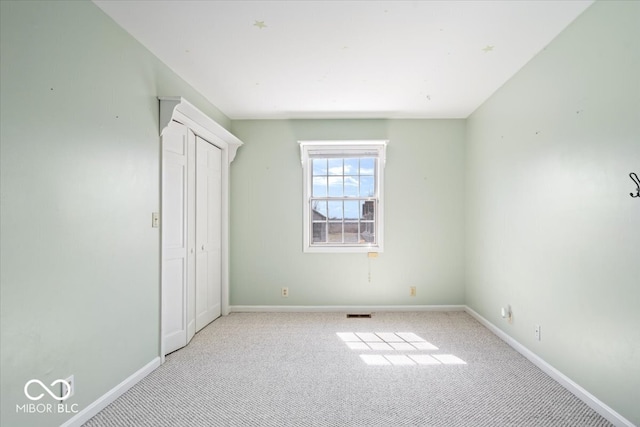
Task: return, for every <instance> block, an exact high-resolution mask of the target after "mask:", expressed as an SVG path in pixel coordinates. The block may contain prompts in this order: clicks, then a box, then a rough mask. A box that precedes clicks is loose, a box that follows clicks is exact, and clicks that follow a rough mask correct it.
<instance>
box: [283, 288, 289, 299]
mask: <svg viewBox="0 0 640 427" xmlns="http://www.w3.org/2000/svg"><path fill="white" fill-rule="evenodd" d="M281 294H282V297H283V298H287V297H288V296H289V288H282V291H281Z"/></svg>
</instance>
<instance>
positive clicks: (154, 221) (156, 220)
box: [151, 212, 160, 228]
mask: <svg viewBox="0 0 640 427" xmlns="http://www.w3.org/2000/svg"><path fill="white" fill-rule="evenodd" d="M151 227H153V228H158V227H160V212H152V213H151Z"/></svg>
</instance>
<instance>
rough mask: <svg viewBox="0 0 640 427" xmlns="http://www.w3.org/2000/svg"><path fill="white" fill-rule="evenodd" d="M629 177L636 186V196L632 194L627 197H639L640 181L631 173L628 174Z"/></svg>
mask: <svg viewBox="0 0 640 427" xmlns="http://www.w3.org/2000/svg"><path fill="white" fill-rule="evenodd" d="M629 177H631V180H632V181H633V182H634V183H635V184H636V187H638V188H636V194H635V195H634V194H633V193H629V195H630V196H631V197H640V179H638V175H636V174H635V173H633V172H631V173H630V174H629Z"/></svg>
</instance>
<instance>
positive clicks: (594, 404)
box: [464, 306, 634, 427]
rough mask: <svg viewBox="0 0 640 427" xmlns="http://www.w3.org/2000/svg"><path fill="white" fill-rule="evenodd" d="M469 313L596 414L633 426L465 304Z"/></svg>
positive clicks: (616, 422)
mask: <svg viewBox="0 0 640 427" xmlns="http://www.w3.org/2000/svg"><path fill="white" fill-rule="evenodd" d="M464 311H466V312H467V313H468V314H469V315H471V316H472V317H473V318H475V319H476V320H477V321H478V322H480V323H481V324H482V326H484V327H486V328H487V329H489V330H490V331H491V332H493V333H494V334H495V335H497V336H498V338H500V339H502V340H503V341H504V342H506V343H507V344H509V345H510V346H511V347H512V348H513V349H514V350H515V351H517V352H518V353H520V354H521V355H523V356H524V357H526V358H527V359H529V361H530V362H531V363H533V364H534V365H536V366H537V367H538V368H540V369H541V370H542V371H543V372H544V373H546V374H547V375H549V376H550V377H551V378H553V379H554V380H556V381H557V382H558V383H560V385H562V386H563V387H564V388H566V389H567V390H569V391H570V392H571V393H573V394H574V395H575V396H576V397H577V398H578V399H580V400H582V401H583V402H584V403H586V404H587V406H589V407H590V408H591V409H593V410H594V411H596V412H597V413H598V414H600V415H602V416H603V417H604V418H606V419H607V420H609V422H611V423H613V424H614V425H615V426H618V427H634V424H633V423H632V422H631V421H629V420H627V419H626V418H624V417H623V416H622V415H620V414H619V413H617V412H616V411H614V410H613V409H612V408H611V407H609V406H608V405H606V404H605V403H604V402H602V401H601V400H600V399H598V398H597V397H595V396H594V395H592V394H591V393H589V392H588V391H587V390H585V389H584V388H582V387H580V386H579V385H578V384H577V383H576V382H574V381H573V380H572V379H571V378H569V377H567V376H566V375H565V374H563V373H562V372H560V371H559V370H557V369H556V368H554V367H553V366H551V365H550V364H549V363H547V362H546V361H545V360H544V359H542V358H541V357H540V356H538V355H537V354H535V353H534V352H532V351H531V350H529V349H528V348H527V347H525V346H524V345H522V344H520V343H519V342H518V341H516V340H515V339H513V338H512V337H511V336H509V335H508V334H507V333H505V332H504V331H502V330H501V329H500V328H498V327H497V326H495V325H494V324H493V323H491V322H489V321H488V320H487V319H485V318H484V317H482V316H481V315H480V314H478V313H477V312H476V311H474V310H473V309H472V308H471V307H469V306H465V310H464Z"/></svg>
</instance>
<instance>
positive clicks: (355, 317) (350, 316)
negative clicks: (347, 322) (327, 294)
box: [347, 313, 371, 319]
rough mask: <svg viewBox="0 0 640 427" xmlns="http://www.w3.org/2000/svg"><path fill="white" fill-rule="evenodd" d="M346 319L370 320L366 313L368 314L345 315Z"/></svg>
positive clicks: (369, 315) (369, 314)
mask: <svg viewBox="0 0 640 427" xmlns="http://www.w3.org/2000/svg"><path fill="white" fill-rule="evenodd" d="M347 319H371V313H368V314H362V313H360V314H358V313H347Z"/></svg>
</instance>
